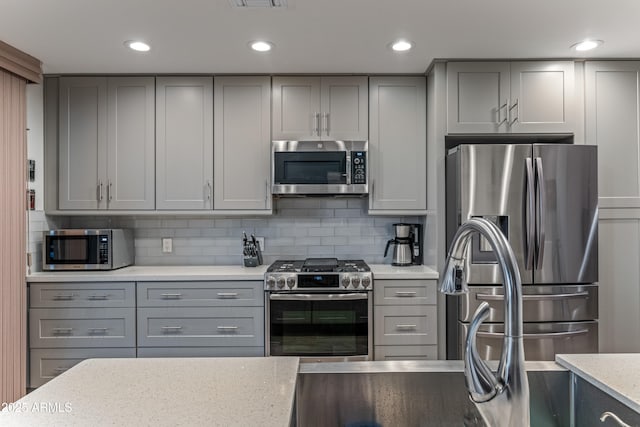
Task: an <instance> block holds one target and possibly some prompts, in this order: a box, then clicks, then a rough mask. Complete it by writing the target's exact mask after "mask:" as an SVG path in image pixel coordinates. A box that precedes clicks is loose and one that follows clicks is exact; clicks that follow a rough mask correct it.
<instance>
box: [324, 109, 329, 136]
mask: <svg viewBox="0 0 640 427" xmlns="http://www.w3.org/2000/svg"><path fill="white" fill-rule="evenodd" d="M323 116H324V132H325V133H326V134H327V136H329V113H324V114H323Z"/></svg>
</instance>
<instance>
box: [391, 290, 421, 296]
mask: <svg viewBox="0 0 640 427" xmlns="http://www.w3.org/2000/svg"><path fill="white" fill-rule="evenodd" d="M416 294H417V292H414V291H396V296H398V297H415V296H416Z"/></svg>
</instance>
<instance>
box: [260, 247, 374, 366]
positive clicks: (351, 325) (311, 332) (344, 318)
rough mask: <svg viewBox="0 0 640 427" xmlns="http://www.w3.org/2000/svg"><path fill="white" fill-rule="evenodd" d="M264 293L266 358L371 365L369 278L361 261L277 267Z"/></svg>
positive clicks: (271, 268)
mask: <svg viewBox="0 0 640 427" xmlns="http://www.w3.org/2000/svg"><path fill="white" fill-rule="evenodd" d="M264 289H265V291H266V292H265V307H266V310H265V311H266V321H265V325H266V354H267V356H300V357H301V360H302V361H303V362H321V361H351V360H373V334H372V332H373V323H372V297H371V290H372V289H373V276H372V274H371V269H370V268H369V266H368V265H367V264H366V263H365V262H364V261H362V260H338V259H336V258H308V259H306V260H299V261H276V262H274V263H273V264H272V265H271V266H269V268H268V269H267V272H266V273H265V277H264Z"/></svg>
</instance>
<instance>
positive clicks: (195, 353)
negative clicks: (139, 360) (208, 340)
mask: <svg viewBox="0 0 640 427" xmlns="http://www.w3.org/2000/svg"><path fill="white" fill-rule="evenodd" d="M263 356H264V347H140V348H139V349H138V357H263Z"/></svg>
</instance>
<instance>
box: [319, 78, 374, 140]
mask: <svg viewBox="0 0 640 427" xmlns="http://www.w3.org/2000/svg"><path fill="white" fill-rule="evenodd" d="M320 88H321V89H320V104H321V108H320V110H321V117H320V135H321V136H325V137H326V138H329V139H337V140H355V141H358V140H360V141H366V140H367V139H368V137H369V126H368V125H369V103H368V98H369V93H368V82H367V77H365V76H358V77H322V80H321V85H320Z"/></svg>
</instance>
